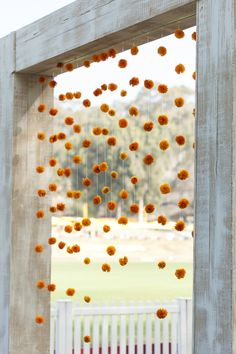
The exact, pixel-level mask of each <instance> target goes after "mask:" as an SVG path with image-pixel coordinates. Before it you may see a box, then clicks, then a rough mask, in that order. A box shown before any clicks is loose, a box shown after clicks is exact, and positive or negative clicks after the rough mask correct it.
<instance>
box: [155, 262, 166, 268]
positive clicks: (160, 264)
mask: <svg viewBox="0 0 236 354" xmlns="http://www.w3.org/2000/svg"><path fill="white" fill-rule="evenodd" d="M157 265H158V268H160V269H164V268H165V267H166V262H165V261H160V262H158V264H157Z"/></svg>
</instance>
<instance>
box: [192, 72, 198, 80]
mask: <svg viewBox="0 0 236 354" xmlns="http://www.w3.org/2000/svg"><path fill="white" fill-rule="evenodd" d="M196 76H197V74H196V71H194V72H193V75H192V78H193V80H196Z"/></svg>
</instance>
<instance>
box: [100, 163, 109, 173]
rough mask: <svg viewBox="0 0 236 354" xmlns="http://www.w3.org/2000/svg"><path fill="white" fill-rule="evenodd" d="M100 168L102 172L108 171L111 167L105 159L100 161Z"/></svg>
mask: <svg viewBox="0 0 236 354" xmlns="http://www.w3.org/2000/svg"><path fill="white" fill-rule="evenodd" d="M99 169H100V171H101V172H106V171H107V170H108V169H109V166H108V163H107V162H105V161H104V162H102V163H100V165H99Z"/></svg>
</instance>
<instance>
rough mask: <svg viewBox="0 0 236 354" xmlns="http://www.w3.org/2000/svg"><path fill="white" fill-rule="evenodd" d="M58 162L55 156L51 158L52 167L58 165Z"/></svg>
mask: <svg viewBox="0 0 236 354" xmlns="http://www.w3.org/2000/svg"><path fill="white" fill-rule="evenodd" d="M56 164H57V160H56V159H55V158H54V157H53V158H51V159H50V160H49V165H50V166H51V167H54V166H56Z"/></svg>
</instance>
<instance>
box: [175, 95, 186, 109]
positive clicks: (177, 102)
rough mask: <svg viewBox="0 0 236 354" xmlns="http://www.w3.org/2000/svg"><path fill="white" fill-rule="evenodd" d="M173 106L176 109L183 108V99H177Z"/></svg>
mask: <svg viewBox="0 0 236 354" xmlns="http://www.w3.org/2000/svg"><path fill="white" fill-rule="evenodd" d="M175 105H176V107H178V108H180V107H183V105H184V98H183V97H177V98H176V99H175Z"/></svg>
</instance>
